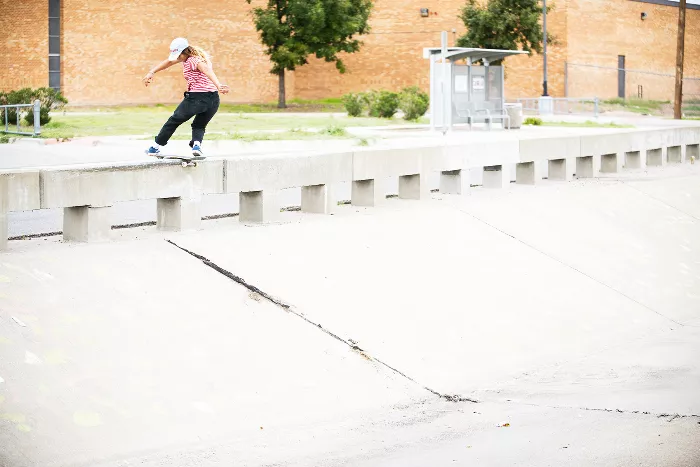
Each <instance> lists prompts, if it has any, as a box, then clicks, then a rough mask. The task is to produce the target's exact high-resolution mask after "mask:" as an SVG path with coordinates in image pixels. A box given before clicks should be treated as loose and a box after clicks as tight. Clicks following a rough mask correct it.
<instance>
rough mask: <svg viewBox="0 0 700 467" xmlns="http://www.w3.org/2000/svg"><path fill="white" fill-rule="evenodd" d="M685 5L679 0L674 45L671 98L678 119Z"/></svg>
mask: <svg viewBox="0 0 700 467" xmlns="http://www.w3.org/2000/svg"><path fill="white" fill-rule="evenodd" d="M685 5H686V0H681V4H680V5H679V7H678V44H677V46H676V92H675V98H674V100H673V118H675V119H676V120H680V119H681V118H682V117H683V115H682V106H683V53H684V51H685V50H684V49H685V10H686V8H685Z"/></svg>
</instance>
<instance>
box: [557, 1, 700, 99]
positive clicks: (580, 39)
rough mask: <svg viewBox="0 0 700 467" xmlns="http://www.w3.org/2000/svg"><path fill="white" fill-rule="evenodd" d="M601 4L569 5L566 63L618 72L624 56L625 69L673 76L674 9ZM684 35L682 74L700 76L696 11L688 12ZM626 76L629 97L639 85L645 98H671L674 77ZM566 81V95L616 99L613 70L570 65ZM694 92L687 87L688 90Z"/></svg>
mask: <svg viewBox="0 0 700 467" xmlns="http://www.w3.org/2000/svg"><path fill="white" fill-rule="evenodd" d="M600 3H601V2H600V1H599V0H569V23H568V24H569V27H568V30H569V33H568V34H569V43H568V53H567V55H568V57H569V58H568V60H569V62H571V63H572V64H587V65H600V66H605V67H612V68H616V67H617V63H618V58H617V57H618V55H624V56H625V67H626V68H627V69H629V70H647V71H652V72H657V73H663V74H670V75H674V74H675V69H676V43H677V39H678V36H677V34H678V8H677V7H671V6H664V5H656V4H652V3H644V2H634V1H629V0H608V1H606V2H605V8H602V7H601V4H600ZM642 12H645V13H647V18H646V19H645V20H642V19H641V13H642ZM685 34H686V36H685V62H684V75H685V76H687V77H693V76H694V77H700V10H693V9H688V10H687V14H686V31H685ZM626 75H627V76H626V94H627V96H631V95H634V96H636V94H637V89H638V86H640V85H641V86H642V91H643V94H644V98H645V99H659V100H672V99H673V89H674V86H675V78H674V77H673V76H665V77H664V76H657V75H652V74H645V73H634V72H627V73H626ZM568 81H569V95H570V96H599V97H604V98H608V97H616V96H617V70H610V69H600V68H591V67H580V66H575V65H571V66H569V80H568ZM692 87H693V86H692V85H690V84H688V85H687V86H686V88H687V90H688V91H691V90H692Z"/></svg>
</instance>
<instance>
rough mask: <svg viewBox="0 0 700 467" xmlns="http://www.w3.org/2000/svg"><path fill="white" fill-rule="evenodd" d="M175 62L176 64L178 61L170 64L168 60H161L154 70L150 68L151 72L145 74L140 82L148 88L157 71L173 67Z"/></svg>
mask: <svg viewBox="0 0 700 467" xmlns="http://www.w3.org/2000/svg"><path fill="white" fill-rule="evenodd" d="M177 62H178V60H175V61H172V62H171V61H170V60H163V61H162V62H160V63H159V64H158V65H156V67H155V68H151V71H149V72H148V73H146V76H144V77H143V78H142V79H141V81H143V84H145V85H146V86H148V85H149V84H151V81H153V75H155V74H156V73H158V72H159V71H163V70H165V69H166V68H170V67H171V66H173V65H175V64H176V63H177Z"/></svg>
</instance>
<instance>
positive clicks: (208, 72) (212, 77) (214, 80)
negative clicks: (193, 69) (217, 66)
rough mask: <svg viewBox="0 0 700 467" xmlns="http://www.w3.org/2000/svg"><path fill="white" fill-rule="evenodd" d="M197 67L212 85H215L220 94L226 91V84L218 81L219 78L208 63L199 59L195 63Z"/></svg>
mask: <svg viewBox="0 0 700 467" xmlns="http://www.w3.org/2000/svg"><path fill="white" fill-rule="evenodd" d="M197 69H198V70H199V71H201V72H202V73H204V74H205V75H206V76H207V78H209V79H210V80H211V82H212V83H214V86H216V89H218V90H219V91H220V92H221V94H227V93H228V86H226V85H225V84H221V83H220V82H219V78H217V77H216V73H214V70H212V68H211V67H210V66H209V64H208V63H205V62H203V61H200V62H199V63H198V64H197Z"/></svg>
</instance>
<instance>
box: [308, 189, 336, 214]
mask: <svg viewBox="0 0 700 467" xmlns="http://www.w3.org/2000/svg"><path fill="white" fill-rule="evenodd" d="M334 195H335V193H334V190H333V185H309V186H303V187H301V211H302V212H309V213H315V214H331V213H332V212H333V211H335V210H336V208H337V206H338V201H337V199H336V198H335V196H334Z"/></svg>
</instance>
